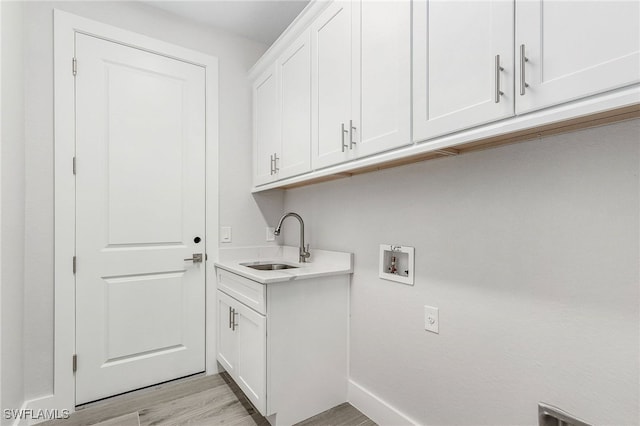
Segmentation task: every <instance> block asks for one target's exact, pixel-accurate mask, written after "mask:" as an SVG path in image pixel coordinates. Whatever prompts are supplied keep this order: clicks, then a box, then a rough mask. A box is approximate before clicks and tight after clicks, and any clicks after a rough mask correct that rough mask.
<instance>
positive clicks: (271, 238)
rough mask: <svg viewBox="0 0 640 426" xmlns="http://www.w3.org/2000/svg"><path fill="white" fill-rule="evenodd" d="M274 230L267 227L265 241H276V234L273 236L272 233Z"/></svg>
mask: <svg viewBox="0 0 640 426" xmlns="http://www.w3.org/2000/svg"><path fill="white" fill-rule="evenodd" d="M275 230H276V229H275V228H273V227H271V226H267V241H275V240H276V234H274V233H273V232H274V231H275Z"/></svg>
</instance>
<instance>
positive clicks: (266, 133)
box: [253, 66, 280, 185]
mask: <svg viewBox="0 0 640 426" xmlns="http://www.w3.org/2000/svg"><path fill="white" fill-rule="evenodd" d="M275 69H276V67H275V66H272V67H270V68H269V69H268V70H267V71H265V72H264V74H263V75H262V76H260V78H259V79H258V80H257V82H256V83H255V84H254V87H253V105H254V109H253V120H254V126H253V132H254V133H253V140H254V156H255V157H254V162H255V164H254V170H255V171H256V175H255V177H254V184H255V185H261V184H264V183H268V182H271V181H273V180H275V179H276V177H277V175H276V174H275V173H274V172H273V170H272V167H274V166H273V161H274V160H272V158H273V157H272V156H273V155H274V154H277V155H278V157H280V113H279V111H278V81H277V78H276V72H275ZM274 168H275V167H274Z"/></svg>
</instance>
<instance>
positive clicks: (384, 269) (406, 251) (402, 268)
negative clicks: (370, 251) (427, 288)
mask: <svg viewBox="0 0 640 426" xmlns="http://www.w3.org/2000/svg"><path fill="white" fill-rule="evenodd" d="M414 250H415V249H414V248H413V247H407V246H400V245H391V244H381V245H380V271H379V276H380V278H382V279H384V280H389V281H395V282H399V283H402V284H407V285H413V272H414V266H413V261H414Z"/></svg>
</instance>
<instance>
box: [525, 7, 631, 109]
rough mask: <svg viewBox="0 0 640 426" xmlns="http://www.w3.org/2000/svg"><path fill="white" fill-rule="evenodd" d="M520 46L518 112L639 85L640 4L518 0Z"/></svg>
mask: <svg viewBox="0 0 640 426" xmlns="http://www.w3.org/2000/svg"><path fill="white" fill-rule="evenodd" d="M516 49H517V53H518V57H517V62H518V66H517V67H516V69H517V71H518V73H519V75H518V80H517V84H516V87H517V91H518V96H517V98H518V99H517V102H516V113H518V114H521V113H523V112H527V111H531V110H535V109H539V108H543V107H547V106H550V105H555V104H559V103H562V102H567V101H571V100H573V99H577V98H581V97H585V96H589V95H593V94H596V93H600V92H604V91H606V90H611V89H615V88H617V87H622V86H625V85H629V84H633V83H637V82H639V81H640V2H638V1H555V0H523V1H518V2H517V4H516ZM521 49H522V52H521ZM521 54H522V55H524V57H526V58H527V59H528V61H526V62H524V63H522V62H523V61H521ZM521 65H523V67H522V68H521ZM523 82H524V83H526V84H527V85H528V87H522V86H523V84H522V83H523Z"/></svg>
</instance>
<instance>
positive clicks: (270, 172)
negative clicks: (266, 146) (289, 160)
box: [269, 155, 273, 176]
mask: <svg viewBox="0 0 640 426" xmlns="http://www.w3.org/2000/svg"><path fill="white" fill-rule="evenodd" d="M269 168H270V171H269V174H270V175H271V176H273V155H270V156H269Z"/></svg>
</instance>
